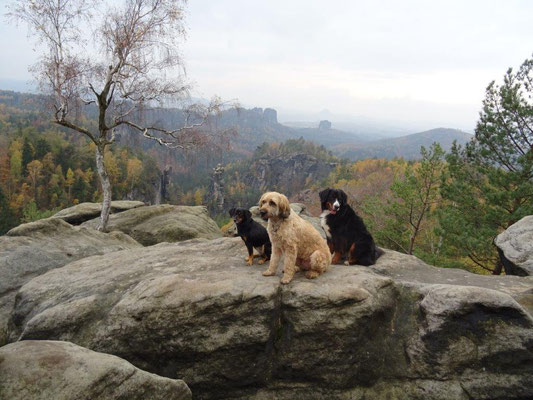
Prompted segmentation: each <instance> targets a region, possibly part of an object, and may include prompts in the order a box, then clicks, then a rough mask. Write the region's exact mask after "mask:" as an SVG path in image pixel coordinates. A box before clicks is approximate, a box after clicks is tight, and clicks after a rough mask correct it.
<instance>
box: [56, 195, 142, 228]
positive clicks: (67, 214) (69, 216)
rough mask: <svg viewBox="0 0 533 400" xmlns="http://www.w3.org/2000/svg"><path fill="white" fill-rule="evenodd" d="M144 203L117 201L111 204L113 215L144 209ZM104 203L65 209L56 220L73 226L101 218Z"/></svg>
mask: <svg viewBox="0 0 533 400" xmlns="http://www.w3.org/2000/svg"><path fill="white" fill-rule="evenodd" d="M145 205H146V204H144V203H143V202H142V201H130V200H116V201H112V202H111V214H114V213H118V212H122V211H126V210H131V209H132V208H137V207H143V206H145ZM101 212H102V203H80V204H77V205H75V206H72V207H69V208H65V209H63V210H61V211H59V212H57V213H56V214H54V218H60V219H62V220H63V221H66V222H68V223H69V224H72V225H79V224H81V223H82V222H85V221H88V220H90V219H93V218H96V217H98V216H100V213H101Z"/></svg>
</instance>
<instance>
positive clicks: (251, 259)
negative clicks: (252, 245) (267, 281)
mask: <svg viewBox="0 0 533 400" xmlns="http://www.w3.org/2000/svg"><path fill="white" fill-rule="evenodd" d="M246 264H248V265H254V258H253V257H250V258H249V259H247V260H246Z"/></svg>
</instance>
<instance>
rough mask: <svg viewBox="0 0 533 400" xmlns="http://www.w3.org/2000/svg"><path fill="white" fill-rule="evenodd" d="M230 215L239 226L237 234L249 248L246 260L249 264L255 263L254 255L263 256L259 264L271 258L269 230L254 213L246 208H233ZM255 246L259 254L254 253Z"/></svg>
mask: <svg viewBox="0 0 533 400" xmlns="http://www.w3.org/2000/svg"><path fill="white" fill-rule="evenodd" d="M229 215H231V217H232V218H233V221H234V222H235V225H236V226H237V234H238V235H239V236H240V237H241V239H242V240H243V241H244V244H245V245H246V248H247V249H248V257H246V258H245V259H244V260H245V261H246V262H247V263H248V265H252V264H253V263H254V257H262V259H261V260H259V264H263V263H264V262H266V261H268V260H270V255H271V253H272V244H271V243H270V238H269V237H268V233H267V230H266V229H265V227H264V226H263V225H261V224H260V223H258V222H256V221H254V220H253V218H252V213H251V212H250V211H249V210H247V209H245V208H232V209H231V210H229ZM254 248H255V249H256V250H257V252H258V253H259V255H254Z"/></svg>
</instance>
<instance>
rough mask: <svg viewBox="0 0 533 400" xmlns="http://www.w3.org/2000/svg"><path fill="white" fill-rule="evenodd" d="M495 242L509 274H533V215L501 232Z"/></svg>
mask: <svg viewBox="0 0 533 400" xmlns="http://www.w3.org/2000/svg"><path fill="white" fill-rule="evenodd" d="M494 244H495V245H496V247H497V248H498V254H499V255H500V259H501V261H502V263H503V266H504V268H505V273H506V274H507V275H519V276H531V275H533V215H529V216H527V217H524V218H522V219H521V220H520V221H518V222H516V223H515V224H513V225H511V226H510V227H509V228H507V230H505V231H504V232H502V233H500V234H499V235H498V236H497V237H496V239H495V240H494Z"/></svg>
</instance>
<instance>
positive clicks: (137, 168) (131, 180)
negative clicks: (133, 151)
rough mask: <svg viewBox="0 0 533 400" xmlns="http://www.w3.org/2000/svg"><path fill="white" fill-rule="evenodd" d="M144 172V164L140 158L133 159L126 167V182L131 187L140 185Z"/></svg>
mask: <svg viewBox="0 0 533 400" xmlns="http://www.w3.org/2000/svg"><path fill="white" fill-rule="evenodd" d="M142 170H143V164H142V162H141V160H139V159H138V158H131V159H129V160H128V162H127V167H126V174H127V175H126V176H127V177H126V180H127V181H128V184H129V185H130V187H133V186H134V185H136V184H138V183H139V182H140V180H141V174H142Z"/></svg>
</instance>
